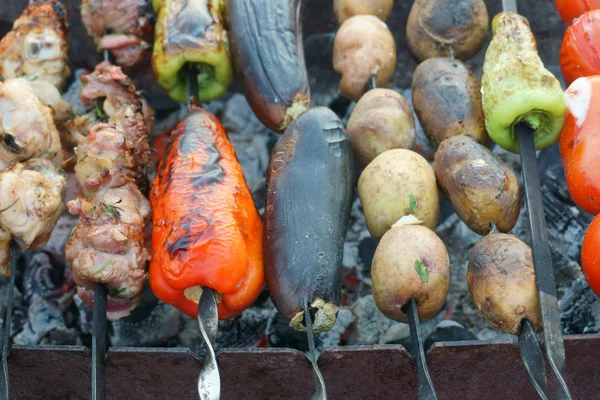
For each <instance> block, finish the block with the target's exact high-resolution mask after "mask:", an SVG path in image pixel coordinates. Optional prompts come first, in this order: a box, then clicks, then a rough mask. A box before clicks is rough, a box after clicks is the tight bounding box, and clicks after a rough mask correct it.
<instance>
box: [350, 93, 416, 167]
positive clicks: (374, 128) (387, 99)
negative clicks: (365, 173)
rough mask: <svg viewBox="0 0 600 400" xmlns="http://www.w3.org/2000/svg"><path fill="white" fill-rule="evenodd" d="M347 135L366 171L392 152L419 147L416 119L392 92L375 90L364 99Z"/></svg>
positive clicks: (396, 94) (405, 104)
mask: <svg viewBox="0 0 600 400" xmlns="http://www.w3.org/2000/svg"><path fill="white" fill-rule="evenodd" d="M346 132H347V133H348V136H349V137H350V141H351V143H352V150H353V151H354V157H355V159H356V160H357V162H358V164H359V165H360V166H361V167H362V168H364V167H366V166H367V165H368V164H369V163H370V162H371V161H373V159H375V157H377V156H378V155H379V154H381V153H383V152H384V151H386V150H390V149H398V148H400V149H409V150H412V149H413V148H414V147H415V140H416V131H415V119H414V117H413V113H412V110H411V109H410V106H409V105H408V102H407V101H406V99H404V97H402V95H401V94H399V93H397V92H395V91H393V90H391V89H381V88H378V89H372V90H369V91H368V92H367V93H365V95H364V96H363V97H361V98H360V100H359V101H358V103H357V104H356V107H354V110H353V111H352V115H351V116H350V119H349V120H348V124H347V126H346Z"/></svg>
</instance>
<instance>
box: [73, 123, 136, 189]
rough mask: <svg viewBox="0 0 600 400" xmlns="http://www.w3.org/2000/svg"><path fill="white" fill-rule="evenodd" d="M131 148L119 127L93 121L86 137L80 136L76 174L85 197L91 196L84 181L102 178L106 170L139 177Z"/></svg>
mask: <svg viewBox="0 0 600 400" xmlns="http://www.w3.org/2000/svg"><path fill="white" fill-rule="evenodd" d="M132 147H133V146H132V144H131V142H129V141H128V140H127V138H126V137H125V134H124V133H123V131H122V130H120V129H118V128H116V127H114V126H112V125H108V124H102V123H101V124H96V125H94V126H93V127H92V129H91V130H90V131H89V133H88V134H87V136H79V144H78V146H77V165H75V175H76V176H77V181H78V182H79V184H80V185H81V187H82V188H83V189H84V194H85V195H86V197H90V196H92V193H91V192H90V191H89V190H86V186H85V183H86V181H88V180H89V179H92V180H94V181H95V180H97V179H99V178H101V176H102V174H103V173H104V172H105V171H107V170H108V171H123V173H125V174H126V175H127V176H129V177H131V178H134V179H136V178H139V173H138V172H136V171H135V169H134V167H135V162H134V160H133V156H132V154H131V149H132Z"/></svg>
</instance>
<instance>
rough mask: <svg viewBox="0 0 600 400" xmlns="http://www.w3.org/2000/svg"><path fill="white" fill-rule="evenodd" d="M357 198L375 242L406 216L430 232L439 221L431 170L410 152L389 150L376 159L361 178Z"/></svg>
mask: <svg viewBox="0 0 600 400" xmlns="http://www.w3.org/2000/svg"><path fill="white" fill-rule="evenodd" d="M358 197H360V202H361V204H362V207H363V210H364V212H365V219H366V222H367V227H368V228H369V232H370V233H371V236H373V237H374V238H377V239H379V238H381V237H382V236H383V234H384V233H385V232H387V231H388V230H389V229H390V228H391V227H392V225H394V224H395V223H396V222H397V221H398V220H399V219H400V218H402V217H403V216H405V215H414V216H415V217H417V218H418V219H419V220H421V221H423V225H425V226H426V227H427V228H429V229H435V227H436V225H437V223H438V219H439V217H440V197H439V193H438V189H437V186H436V183H435V174H434V173H433V169H432V168H431V166H430V165H429V163H428V162H427V160H425V159H424V158H423V157H422V156H420V155H419V154H417V153H415V152H414V151H410V150H405V149H394V150H388V151H386V152H384V153H382V154H380V155H379V156H377V158H375V159H374V160H373V161H372V162H371V163H370V164H369V165H368V166H367V168H365V170H364V171H363V173H362V174H361V175H360V178H359V180H358Z"/></svg>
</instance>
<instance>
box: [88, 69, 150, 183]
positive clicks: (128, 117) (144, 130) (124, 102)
mask: <svg viewBox="0 0 600 400" xmlns="http://www.w3.org/2000/svg"><path fill="white" fill-rule="evenodd" d="M81 80H82V81H83V83H84V86H83V89H82V91H81V99H82V101H83V102H84V104H86V105H88V106H91V105H94V104H96V105H97V110H98V112H97V114H105V116H106V117H105V119H106V118H107V119H108V122H109V123H110V124H114V125H115V126H116V127H117V128H118V129H120V130H122V131H123V132H124V134H125V136H126V137H127V140H128V141H129V142H130V143H131V146H132V147H131V150H132V151H133V155H134V159H135V163H136V165H137V166H138V167H139V168H141V169H143V170H144V171H145V168H146V167H147V165H148V163H149V162H150V145H149V143H148V130H149V126H148V123H147V121H148V120H149V119H152V116H151V115H148V114H151V111H150V110H151V108H150V107H149V106H148V105H147V104H146V103H145V101H143V100H142V99H143V97H142V96H141V95H140V94H139V93H138V92H137V91H136V89H135V85H134V84H133V82H132V81H131V79H129V77H127V76H126V75H125V74H123V71H121V68H120V67H118V66H115V65H111V64H110V63H108V62H104V63H101V64H98V65H97V66H96V69H95V70H94V72H93V73H91V74H88V75H84V76H83V77H82V78H81ZM97 117H100V118H102V117H103V116H102V115H97Z"/></svg>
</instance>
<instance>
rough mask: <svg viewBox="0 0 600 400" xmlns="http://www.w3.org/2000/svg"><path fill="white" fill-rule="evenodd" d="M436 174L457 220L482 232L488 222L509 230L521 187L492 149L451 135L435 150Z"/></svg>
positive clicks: (516, 213)
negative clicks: (457, 217)
mask: <svg viewBox="0 0 600 400" xmlns="http://www.w3.org/2000/svg"><path fill="white" fill-rule="evenodd" d="M433 169H434V171H435V177H436V178H437V181H438V184H439V186H440V188H441V189H442V192H443V193H444V195H445V196H446V197H447V198H448V199H449V200H450V202H451V203H452V206H453V207H454V211H455V212H456V214H458V216H459V217H460V219H462V220H463V222H464V223H465V224H467V226H468V227H469V228H471V230H473V231H474V232H476V233H478V234H480V235H485V234H487V233H489V232H490V230H491V229H492V228H491V224H494V225H496V227H497V228H498V230H499V231H500V232H510V230H511V229H512V228H513V227H514V226H515V224H516V223H517V219H518V218H519V212H520V210H521V190H520V188H519V181H518V180H517V177H516V176H515V174H514V172H513V171H512V170H511V169H510V168H509V167H508V165H506V164H505V163H504V162H502V160H500V159H499V158H497V157H495V156H494V155H493V154H492V152H491V151H489V150H488V149H487V148H485V147H483V146H482V145H480V144H479V143H477V142H475V141H474V140H473V139H471V138H470V137H468V136H453V137H451V138H448V139H446V140H444V141H443V142H442V144H441V145H440V147H439V148H438V150H437V152H436V153H435V163H434V166H433Z"/></svg>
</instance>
